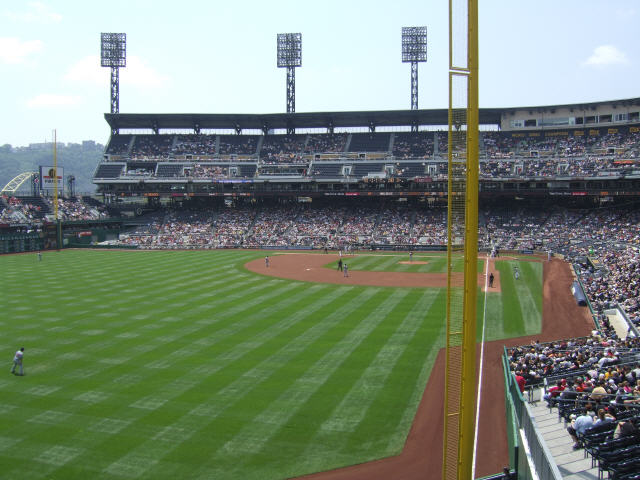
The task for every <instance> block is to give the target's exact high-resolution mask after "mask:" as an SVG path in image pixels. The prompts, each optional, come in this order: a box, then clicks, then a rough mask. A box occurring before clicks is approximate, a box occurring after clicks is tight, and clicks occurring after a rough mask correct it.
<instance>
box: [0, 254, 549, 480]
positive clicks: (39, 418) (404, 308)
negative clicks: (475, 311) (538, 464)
mask: <svg viewBox="0 0 640 480" xmlns="http://www.w3.org/2000/svg"><path fill="white" fill-rule="evenodd" d="M263 255H264V253H263V252H244V251H203V252H200V251H184V252H166V251H152V252H135V251H73V250H69V251H62V252H46V253H44V255H43V261H42V262H38V261H37V256H36V255H35V254H25V255H15V256H2V257H0V272H1V275H2V292H1V293H0V295H1V296H0V302H1V304H2V309H3V312H4V315H3V317H2V319H0V327H1V328H2V337H1V338H0V347H1V351H2V352H4V353H3V355H4V358H5V359H6V360H5V361H6V373H5V375H4V377H0V472H2V473H1V474H0V476H3V477H6V478H14V477H18V478H25V479H86V478H92V479H112V478H122V479H134V478H136V479H137V478H145V479H165V478H166V479H169V478H171V479H173V478H190V479H211V478H215V479H279V478H287V477H292V476H297V475H302V474H305V473H311V472H315V471H321V470H327V469H330V468H337V467H340V466H344V465H350V464H354V463H361V462H365V461H368V460H372V459H376V458H382V457H386V456H390V455H395V454H398V453H399V452H400V451H401V449H402V447H403V445H404V442H405V440H406V436H407V434H408V431H409V428H410V426H411V422H412V420H413V416H414V414H415V411H416V408H417V405H418V402H419V401H420V398H421V396H422V393H423V390H424V387H425V385H426V382H427V380H428V376H429V373H430V370H431V367H432V365H433V362H434V360H435V357H436V355H437V353H438V350H439V349H440V348H441V347H442V346H443V344H444V333H445V332H444V317H445V302H444V299H445V289H441V288H434V289H416V288H383V287H365V286H341V285H329V284H313V283H306V282H298V281H289V280H282V279H277V278H269V277H264V276H261V275H256V274H253V273H251V272H248V271H247V270H246V269H244V267H243V265H244V263H246V262H247V261H249V260H251V259H254V258H259V257H261V256H263ZM368 259H369V257H362V260H363V261H364V260H368ZM414 260H417V254H414ZM381 261H383V262H384V261H385V259H384V258H382V260H381ZM356 265H357V264H356V263H355V262H353V263H352V264H350V267H351V268H354V269H358V267H357V266H356ZM497 265H501V267H498V268H502V267H504V268H508V266H509V265H510V262H499V263H498V264H497ZM520 265H521V272H522V275H521V281H522V282H521V283H516V282H515V281H514V282H512V283H513V285H508V284H505V281H504V278H505V276H506V273H503V271H502V270H500V272H501V275H502V279H503V293H502V295H500V294H494V293H492V294H490V295H489V300H488V304H487V308H488V311H490V313H491V315H490V316H489V317H490V322H489V323H488V326H487V331H488V332H489V337H490V338H504V337H505V336H514V335H517V336H520V335H526V334H532V333H535V330H536V328H537V330H538V331H539V328H540V319H539V318H538V319H537V320H536V318H535V317H536V315H537V316H538V317H539V316H540V312H541V307H540V308H539V309H538V310H536V308H537V306H539V305H540V300H539V299H536V295H540V292H541V286H540V285H538V286H537V287H536V282H538V283H540V282H541V265H540V264H531V265H530V267H529V266H527V265H529V264H528V262H520ZM536 265H537V266H536ZM369 267H374V268H378V266H376V265H373V264H369ZM391 267H392V266H391ZM516 295H517V296H520V297H522V299H521V300H520V301H518V302H514V300H513V299H511V297H512V296H516ZM506 297H509V298H506ZM529 297H530V298H529ZM482 298H483V295H481V294H480V292H479V305H480V307H482ZM536 302H537V303H536ZM479 311H480V312H481V311H482V308H479ZM20 346H24V347H25V371H26V376H24V377H14V376H13V375H10V374H9V368H10V366H11V358H12V356H13V353H14V352H15V350H16V349H17V348H19V347H20Z"/></svg>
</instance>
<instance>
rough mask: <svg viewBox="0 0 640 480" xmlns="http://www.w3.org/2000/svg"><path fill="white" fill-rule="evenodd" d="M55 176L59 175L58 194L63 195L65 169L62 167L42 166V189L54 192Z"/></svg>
mask: <svg viewBox="0 0 640 480" xmlns="http://www.w3.org/2000/svg"><path fill="white" fill-rule="evenodd" d="M54 177H57V181H58V195H62V194H63V192H64V170H63V168H62V167H58V168H57V169H54V168H53V166H48V167H43V166H42V165H41V166H40V189H41V190H42V191H45V192H53V189H54V183H53V182H54Z"/></svg>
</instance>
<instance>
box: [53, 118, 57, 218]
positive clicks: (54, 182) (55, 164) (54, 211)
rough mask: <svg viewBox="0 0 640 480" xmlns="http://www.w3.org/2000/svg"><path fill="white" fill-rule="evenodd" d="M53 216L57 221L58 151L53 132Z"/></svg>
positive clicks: (54, 132)
mask: <svg viewBox="0 0 640 480" xmlns="http://www.w3.org/2000/svg"><path fill="white" fill-rule="evenodd" d="M53 216H54V218H55V219H56V222H57V221H58V151H57V138H56V131H55V130H54V131H53Z"/></svg>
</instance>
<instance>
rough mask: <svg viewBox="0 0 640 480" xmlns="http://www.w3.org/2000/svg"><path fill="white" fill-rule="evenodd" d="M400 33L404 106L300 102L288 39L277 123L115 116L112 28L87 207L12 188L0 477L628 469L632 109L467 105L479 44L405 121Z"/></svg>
mask: <svg viewBox="0 0 640 480" xmlns="http://www.w3.org/2000/svg"><path fill="white" fill-rule="evenodd" d="M472 3H473V1H472V2H470V4H472ZM471 11H472V10H471ZM476 16H477V12H476ZM470 18H471V17H470ZM470 32H472V29H470ZM402 34H403V37H402V40H403V61H406V62H407V63H411V64H412V72H413V73H412V86H415V89H413V88H412V96H411V107H412V108H411V109H408V110H395V111H390V110H381V111H378V110H371V111H333V112H305V113H296V112H295V75H294V72H295V68H296V67H298V66H300V65H299V55H300V48H301V46H300V42H301V40H300V34H280V35H278V44H277V47H278V67H283V68H286V69H287V83H286V87H287V97H286V98H287V112H286V113H273V114H258V113H256V114H247V113H239V114H220V113H210V114H195V113H194V114H189V113H169V114H159V113H120V112H119V86H118V68H123V67H125V66H126V55H125V52H126V49H125V45H126V35H125V34H121V33H103V34H102V35H101V54H102V57H101V60H102V66H104V67H108V68H110V69H111V72H112V74H111V95H110V101H111V111H110V113H106V114H104V119H105V122H106V125H105V131H107V130H108V131H109V132H110V135H109V139H108V142H107V145H106V147H105V150H104V153H103V155H102V159H101V160H100V162H99V163H98V165H97V166H96V168H95V170H94V173H93V183H94V184H95V185H96V190H97V191H96V193H95V194H92V195H75V194H73V193H72V192H71V191H69V189H67V191H65V188H64V181H63V180H64V178H63V175H61V173H60V171H59V168H62V166H59V165H57V160H56V157H55V146H54V152H53V157H52V158H53V160H52V162H51V164H50V165H42V166H41V168H40V169H39V171H38V172H24V173H22V174H21V175H18V176H16V177H15V178H14V179H13V180H12V181H11V182H9V183H8V184H7V185H6V186H5V187H4V189H3V190H2V196H1V197H0V253H2V255H0V271H1V272H2V279H3V282H2V285H3V286H2V290H3V294H2V306H3V311H4V315H3V319H2V320H0V324H1V325H2V331H3V335H2V337H1V339H0V345H1V346H2V350H3V351H11V352H13V351H15V349H16V348H19V347H24V371H23V365H22V356H20V357H19V360H14V367H16V365H19V369H20V370H19V372H20V373H18V371H15V372H14V373H15V374H16V375H22V374H23V378H14V377H13V376H5V377H4V379H3V380H0V424H1V425H2V428H1V429H0V472H1V473H0V477H2V478H14V477H21V478H25V479H85V478H92V479H114V478H117V479H173V478H190V479H194V480H195V479H202V480H204V479H261V480H262V479H265V480H271V479H273V480H278V479H288V478H305V479H309V480H312V479H314V480H337V479H344V480H356V479H362V480H364V479H367V480H371V479H402V480H413V479H415V480H419V479H436V478H484V479H496V480H497V479H505V480H508V479H542V480H548V479H554V480H559V479H570V480H577V479H602V478H605V476H606V478H609V479H612V480H638V479H640V473H638V472H640V460H639V458H640V456H639V455H638V453H639V452H640V432H639V428H640V332H639V330H638V329H640V303H639V301H638V298H640V254H639V249H640V98H627V99H612V100H609V101H600V102H590V103H581V104H558V105H537V106H513V107H506V108H505V107H500V108H478V105H477V80H476V84H475V88H476V92H475V95H474V94H473V91H474V90H473V88H474V87H473V85H474V81H473V78H474V75H475V73H474V72H476V70H477V65H476V66H475V69H474V61H475V60H474V58H473V57H474V54H473V52H474V41H473V34H472V33H470V34H469V37H468V38H467V37H466V36H465V37H464V38H465V41H467V40H468V42H469V43H468V45H469V47H468V54H469V55H468V57H469V61H468V63H465V65H462V66H460V65H458V64H456V63H455V61H454V62H453V65H452V68H451V69H450V70H451V72H450V75H451V86H452V91H454V92H455V91H456V88H458V92H457V93H458V98H460V85H458V86H457V87H456V84H458V83H459V79H460V78H462V79H463V80H464V89H463V90H464V92H468V93H463V94H462V95H461V96H462V97H463V100H462V101H459V100H456V98H455V95H452V98H453V100H452V101H451V102H450V107H449V108H448V109H446V108H445V109H420V108H418V98H417V82H418V76H417V68H418V63H419V62H422V61H425V60H426V27H411V28H407V29H406V30H405V29H403V32H402ZM454 43H455V42H454ZM405 47H406V50H405ZM423 47H424V50H423ZM475 49H476V50H475V51H476V55H477V42H476V45H475ZM405 54H406V57H405ZM423 54H424V55H425V56H424V57H423V56H422V55H423ZM454 57H455V55H454ZM414 69H415V71H414ZM414 73H415V75H414ZM414 82H415V83H414ZM467 87H468V89H469V90H468V91H467V90H466V88H467ZM414 94H415V95H414ZM474 145H475V147H474ZM474 157H475V161H474V160H473V159H474ZM474 172H475V177H474V175H473V174H474ZM474 184H475V189H474ZM469 316H471V317H472V318H471V319H469V318H468V317H469ZM458 321H459V324H458V323H457V322H458ZM459 330H460V331H459ZM461 330H464V333H465V335H462V334H461ZM458 336H459V337H460V339H458ZM469 345H471V348H469ZM469 371H470V375H468V373H469ZM460 379H463V382H462V387H461V390H457V388H458V385H459V384H460V381H459V380H460ZM456 382H458V383H456ZM465 382H466V383H465ZM458 408H459V409H460V411H458V410H457V409H458ZM467 419H470V421H467ZM466 445H470V450H469V449H468V447H467V446H466ZM460 468H463V470H460ZM464 468H469V470H464ZM461 471H462V472H471V473H464V474H461V473H460V472H461Z"/></svg>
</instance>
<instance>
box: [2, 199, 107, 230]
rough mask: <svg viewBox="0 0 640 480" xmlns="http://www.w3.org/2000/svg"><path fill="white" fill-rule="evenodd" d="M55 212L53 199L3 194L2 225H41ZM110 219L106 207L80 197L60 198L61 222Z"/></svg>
mask: <svg viewBox="0 0 640 480" xmlns="http://www.w3.org/2000/svg"><path fill="white" fill-rule="evenodd" d="M53 212H54V206H53V199H52V198H49V197H43V196H37V197H22V198H21V197H15V196H9V195H4V194H3V195H2V197H1V198H0V223H6V224H14V225H18V224H29V225H34V226H35V225H41V224H42V223H43V222H45V221H47V215H49V216H50V215H53ZM108 217H109V215H108V213H107V211H106V208H104V207H101V206H94V205H89V204H87V203H86V202H84V201H83V200H82V199H81V198H79V197H78V198H76V197H68V198H64V197H58V219H60V220H65V221H72V220H100V219H104V218H108ZM49 220H51V218H49Z"/></svg>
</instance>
